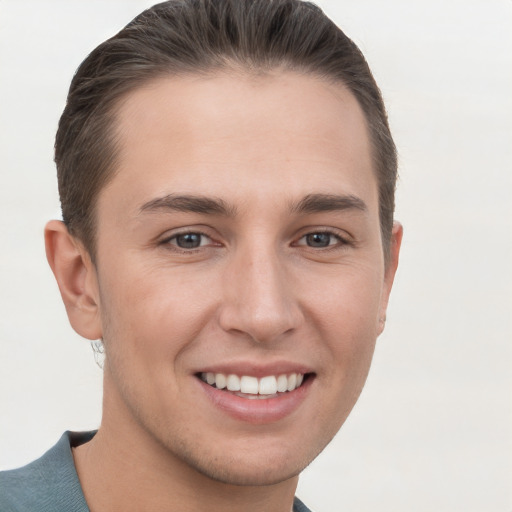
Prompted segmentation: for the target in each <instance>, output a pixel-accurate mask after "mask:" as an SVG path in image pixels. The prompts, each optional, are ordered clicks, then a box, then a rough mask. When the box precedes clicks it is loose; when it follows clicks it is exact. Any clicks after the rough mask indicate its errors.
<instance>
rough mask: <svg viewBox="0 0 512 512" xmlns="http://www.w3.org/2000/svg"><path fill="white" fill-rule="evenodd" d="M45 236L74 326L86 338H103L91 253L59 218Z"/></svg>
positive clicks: (47, 250) (49, 258) (45, 232)
mask: <svg viewBox="0 0 512 512" xmlns="http://www.w3.org/2000/svg"><path fill="white" fill-rule="evenodd" d="M44 239H45V246H46V258H47V259H48V263H49V264H50V267H51V269H52V271H53V274H54V276H55V279H56V280H57V284H58V285H59V290H60V294H61V296H62V300H63V302H64V305H65V307H66V312H67V314H68V318H69V322H70V324H71V327H73V329H74V330H75V331H76V332H77V333H78V334H80V335H81V336H83V337H84V338H87V339H90V340H97V339H101V338H102V336H103V330H102V325H101V315H100V301H99V287H98V278H97V273H96V268H95V266H94V264H93V263H92V260H91V257H90V255H89V252H88V251H87V250H86V249H85V247H84V246H83V244H82V243H81V242H80V241H79V240H77V239H76V238H75V237H73V236H72V235H71V234H70V233H69V231H68V229H67V227H66V226H65V224H64V223H63V222H61V221H58V220H51V221H50V222H48V224H46V227H45V230H44Z"/></svg>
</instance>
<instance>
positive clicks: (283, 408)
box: [197, 375, 314, 425]
mask: <svg viewBox="0 0 512 512" xmlns="http://www.w3.org/2000/svg"><path fill="white" fill-rule="evenodd" d="M313 380H314V379H313V376H312V375H309V376H308V378H307V379H306V380H305V381H304V382H303V384H302V385H301V386H300V387H299V388H297V389H294V390H293V391H288V392H286V393H281V394H279V395H278V396H276V397H273V398H258V399H250V398H242V397H240V396H237V395H235V394H233V393H231V392H228V391H222V390H220V389H217V388H214V387H213V386H210V385H209V384H207V383H206V382H203V381H202V380H200V379H199V378H198V379H197V381H198V383H199V384H200V385H201V387H202V389H203V391H204V392H205V393H206V395H207V396H208V398H209V399H210V400H211V401H212V402H213V404H214V405H215V406H216V407H217V408H218V409H220V410H221V411H223V412H225V413H227V414H228V415H229V416H231V417H232V418H234V419H236V420H239V421H243V422H246V423H252V424H258V425H261V424H264V423H273V422H276V421H279V420H281V419H283V418H285V417H286V416H289V415H290V414H292V413H293V412H294V411H295V410H297V409H298V408H299V407H300V405H301V404H302V402H303V401H304V400H305V399H306V397H307V395H308V392H309V389H310V388H311V383H312V381H313Z"/></svg>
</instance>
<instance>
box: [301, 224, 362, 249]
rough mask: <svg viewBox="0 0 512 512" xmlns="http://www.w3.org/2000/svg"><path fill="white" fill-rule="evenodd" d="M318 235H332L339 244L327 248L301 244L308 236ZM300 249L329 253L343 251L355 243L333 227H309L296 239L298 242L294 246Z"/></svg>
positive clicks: (344, 233)
mask: <svg viewBox="0 0 512 512" xmlns="http://www.w3.org/2000/svg"><path fill="white" fill-rule="evenodd" d="M316 233H321V234H327V235H331V236H332V237H333V238H335V239H336V240H337V243H333V244H329V245H328V246H326V247H311V246H309V245H307V244H306V243H299V242H300V241H301V240H304V239H305V238H306V237H307V236H308V235H314V234H316ZM292 245H294V246H298V247H305V248H306V249H311V250H314V251H328V250H336V249H341V248H343V247H346V246H350V245H353V241H352V240H351V239H350V236H349V235H348V234H347V233H346V232H344V231H341V230H339V229H336V228H332V227H318V228H315V227H308V228H307V230H303V231H302V233H301V234H300V236H298V237H297V238H296V241H295V242H294V243H293V244H292Z"/></svg>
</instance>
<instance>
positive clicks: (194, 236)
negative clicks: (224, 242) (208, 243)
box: [174, 233, 204, 249]
mask: <svg viewBox="0 0 512 512" xmlns="http://www.w3.org/2000/svg"><path fill="white" fill-rule="evenodd" d="M203 236H204V235H202V234H201V233H183V234H182V235H176V236H175V237H174V240H175V241H176V245H177V246H178V247H180V248H181V249H196V248H197V247H200V246H201V245H202V242H203Z"/></svg>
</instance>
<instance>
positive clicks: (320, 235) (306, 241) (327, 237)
mask: <svg viewBox="0 0 512 512" xmlns="http://www.w3.org/2000/svg"><path fill="white" fill-rule="evenodd" d="M342 243H343V240H342V239H341V238H340V237H339V236H337V235H335V234H334V233H329V232H327V231H318V232H316V233H308V234H307V235H304V236H303V237H301V238H300V239H299V241H298V242H297V245H307V246H308V247H313V248H315V249H323V248H325V247H332V246H334V245H338V244H342Z"/></svg>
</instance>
